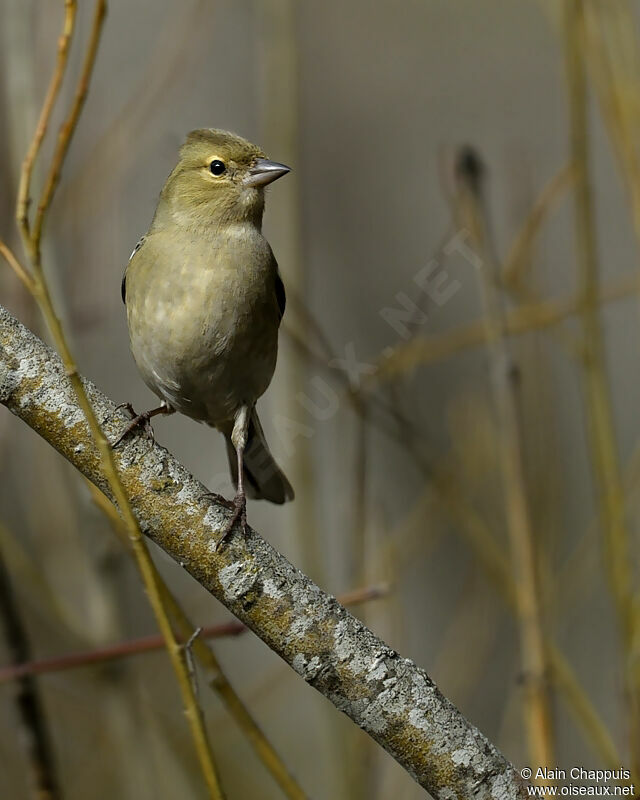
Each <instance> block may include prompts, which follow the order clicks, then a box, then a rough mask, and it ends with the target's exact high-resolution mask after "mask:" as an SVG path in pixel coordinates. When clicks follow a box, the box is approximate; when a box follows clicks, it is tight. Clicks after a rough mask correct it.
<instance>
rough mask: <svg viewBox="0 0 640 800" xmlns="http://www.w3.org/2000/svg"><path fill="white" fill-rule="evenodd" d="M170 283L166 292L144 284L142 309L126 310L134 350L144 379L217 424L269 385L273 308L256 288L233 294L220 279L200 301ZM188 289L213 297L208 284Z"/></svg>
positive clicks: (199, 417)
mask: <svg viewBox="0 0 640 800" xmlns="http://www.w3.org/2000/svg"><path fill="white" fill-rule="evenodd" d="M203 288H204V291H202V290H203ZM173 289H174V291H173V292H172V293H171V294H170V295H169V294H167V293H165V292H163V291H154V290H153V289H151V290H149V291H148V292H147V293H146V297H145V301H144V307H143V308H142V309H140V310H139V312H138V313H136V312H135V311H134V312H132V313H130V318H129V328H130V335H131V350H132V353H133V356H134V358H135V360H136V363H137V365H138V367H139V369H140V372H141V373H142V376H143V378H144V380H145V382H146V384H147V385H148V386H149V388H150V389H151V390H152V391H154V392H155V393H156V394H157V395H158V396H160V397H161V398H162V399H163V400H165V401H166V402H167V403H169V405H171V406H172V407H173V408H175V409H176V410H178V411H180V412H182V413H183V414H186V415H188V416H190V417H193V418H194V419H197V420H201V421H203V422H208V423H209V424H212V425H218V424H222V423H224V422H226V421H228V420H229V419H232V418H233V416H234V414H235V412H236V411H237V410H238V408H239V407H240V406H242V405H244V404H253V403H255V401H256V400H257V399H258V397H260V396H261V395H262V394H263V393H264V391H265V390H266V388H267V387H268V385H269V383H270V381H271V377H272V375H273V371H274V369H275V364H276V356H277V335H278V322H279V320H278V317H277V314H276V313H275V311H274V309H273V308H272V305H273V304H272V303H269V302H268V298H267V297H264V298H263V297H261V294H260V292H259V291H256V292H254V293H253V294H251V293H249V296H247V293H245V295H244V296H238V295H237V293H236V292H234V291H220V284H219V282H218V286H217V293H216V294H214V295H213V299H210V300H208V302H201V303H198V302H197V301H196V302H194V300H193V296H192V297H191V298H190V300H189V301H188V302H186V301H185V300H186V298H183V297H180V296H176V293H175V285H174V287H173ZM184 290H185V287H184V285H183V287H182V291H183V292H184ZM191 290H192V291H197V290H199V292H202V294H200V293H199V296H201V297H204V298H207V297H211V296H212V294H211V293H210V292H207V291H206V287H202V286H199V287H191ZM195 296H196V297H197V296H198V294H196V295H195Z"/></svg>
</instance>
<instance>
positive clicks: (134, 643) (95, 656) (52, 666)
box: [0, 584, 389, 684]
mask: <svg viewBox="0 0 640 800" xmlns="http://www.w3.org/2000/svg"><path fill="white" fill-rule="evenodd" d="M388 593H389V588H388V586H386V585H385V584H379V585H374V586H366V587H364V588H363V589H354V590H353V591H351V592H347V593H345V594H341V595H338V602H340V603H342V605H345V606H357V605H360V604H361V603H368V602H369V601H371V600H378V599H380V598H381V597H386V595H387V594H388ZM191 630H193V628H191ZM248 630H249V629H248V628H247V626H246V625H243V624H242V622H238V620H229V622H220V623H218V624H217V625H204V626H203V627H202V629H201V632H200V636H201V637H202V638H203V639H223V638H228V637H231V636H239V635H240V634H242V633H246V632H247V631H248ZM176 639H177V641H178V642H179V643H180V644H184V641H185V637H184V636H176ZM164 647H165V642H164V639H163V638H162V636H160V635H159V634H153V635H151V636H143V637H140V638H138V639H129V640H128V641H125V642H120V643H118V644H112V645H109V646H108V647H101V648H97V649H93V650H83V651H80V652H77V653H67V654H66V655H63V656H56V657H54V658H42V659H39V660H37V661H22V662H21V663H16V664H12V665H11V666H8V667H2V668H0V684H2V683H6V682H7V681H13V680H16V679H17V678H21V677H22V676H23V675H44V674H46V673H47V672H64V671H66V670H68V669H77V668H79V667H89V666H91V665H92V664H103V663H105V662H108V661H117V660H119V659H122V658H129V657H131V656H137V655H144V653H152V652H156V651H158V650H162V649H163V648H164Z"/></svg>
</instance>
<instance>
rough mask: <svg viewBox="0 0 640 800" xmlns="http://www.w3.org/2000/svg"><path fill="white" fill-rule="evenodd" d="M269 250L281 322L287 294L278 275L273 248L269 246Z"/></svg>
mask: <svg viewBox="0 0 640 800" xmlns="http://www.w3.org/2000/svg"><path fill="white" fill-rule="evenodd" d="M269 250H270V251H271V266H272V269H273V275H274V288H275V291H276V302H277V303H278V311H279V312H280V321H281V322H282V317H284V309H285V307H286V305H287V295H286V293H285V290H284V283H283V282H282V278H281V277H280V270H279V269H278V262H277V261H276V257H275V256H274V255H273V250H271V248H269Z"/></svg>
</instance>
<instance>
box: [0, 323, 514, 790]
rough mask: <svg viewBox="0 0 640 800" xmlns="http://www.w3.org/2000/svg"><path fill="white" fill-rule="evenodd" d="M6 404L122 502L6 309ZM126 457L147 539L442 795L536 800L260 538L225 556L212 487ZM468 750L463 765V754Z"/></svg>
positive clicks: (111, 416) (142, 448)
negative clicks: (207, 494)
mask: <svg viewBox="0 0 640 800" xmlns="http://www.w3.org/2000/svg"><path fill="white" fill-rule="evenodd" d="M83 385H84V388H85V391H86V393H87V396H88V397H89V398H90V402H91V404H92V406H93V407H94V408H95V410H96V413H97V415H98V416H99V418H100V419H105V420H107V421H106V422H105V428H106V429H107V432H108V433H110V434H111V435H113V434H115V432H116V431H117V430H119V429H120V426H121V425H122V424H123V422H124V421H125V417H124V414H123V413H122V412H118V411H117V410H116V407H115V404H114V403H112V402H110V401H108V400H107V399H106V398H105V397H104V396H103V395H101V394H100V393H99V392H98V391H97V390H96V389H95V387H94V386H93V385H92V384H91V383H90V382H89V381H84V382H83ZM0 403H3V404H4V405H6V406H7V407H8V408H9V409H10V410H11V411H12V412H13V413H15V414H17V415H18V416H20V418H21V419H23V420H24V422H26V423H27V424H28V425H29V426H30V427H32V428H33V429H34V430H35V431H36V432H38V433H39V434H40V435H42V436H43V437H45V438H46V439H47V440H48V441H49V442H50V443H51V444H52V445H54V446H55V447H56V449H57V450H58V451H59V452H60V453H61V454H62V455H63V456H64V457H65V458H66V459H67V460H68V461H70V462H71V463H72V464H74V465H75V466H76V467H77V468H78V469H79V470H80V471H81V472H82V473H83V474H84V475H85V476H86V477H87V478H88V479H89V480H91V481H92V483H94V484H95V485H96V486H98V488H100V489H101V490H102V491H104V492H105V493H106V494H107V495H108V496H109V497H110V498H112V499H113V490H112V488H111V486H110V484H109V482H108V481H107V480H106V479H105V476H104V473H103V471H102V469H101V466H100V458H99V454H98V452H97V450H96V445H95V442H94V439H93V437H92V435H91V432H90V429H89V427H88V425H87V422H86V418H85V417H84V415H83V413H82V411H81V409H80V407H79V404H78V400H77V397H76V395H75V393H74V391H73V388H72V386H71V384H70V381H69V378H68V377H67V376H66V375H65V369H64V365H63V364H62V363H61V361H60V359H59V358H58V357H57V356H56V354H55V353H53V352H52V351H51V350H50V349H49V348H47V347H46V345H44V343H43V342H41V341H40V340H39V339H37V337H35V336H34V335H33V334H31V333H30V332H29V331H27V330H26V329H25V328H24V327H23V326H22V325H20V323H18V322H17V321H16V320H15V319H13V318H12V317H11V315H10V314H8V312H6V311H5V310H4V309H1V308H0ZM114 458H115V461H116V465H117V467H118V470H119V474H120V477H121V481H122V485H123V487H124V489H125V492H127V494H128V495H129V496H130V497H131V498H132V503H133V508H134V510H135V515H136V518H137V519H138V520H139V522H140V525H141V527H142V530H144V532H145V533H146V534H147V535H148V536H149V537H150V538H152V539H153V540H154V541H155V542H156V543H157V544H158V545H159V546H160V547H162V548H163V549H164V550H165V551H167V552H168V553H169V554H170V555H171V556H172V557H173V558H174V559H175V560H176V561H178V562H179V563H181V564H182V565H183V566H184V567H185V568H186V569H187V570H188V571H189V572H190V573H191V574H192V575H193V576H194V577H195V578H196V580H198V581H199V582H200V583H201V584H202V585H203V586H204V587H205V588H207V589H208V590H209V591H211V592H212V593H213V594H215V596H216V597H218V599H219V600H220V601H221V602H222V603H223V604H224V605H226V606H227V608H229V609H230V610H231V611H232V612H233V613H234V614H235V615H236V616H238V617H239V618H240V619H241V620H242V621H243V622H245V623H246V624H247V625H248V627H250V628H251V629H252V630H254V631H255V632H256V633H257V634H258V635H259V636H260V637H261V638H262V639H263V640H264V641H265V642H266V643H267V644H268V645H269V646H270V647H271V648H272V649H273V650H274V651H275V652H277V653H278V654H279V655H280V656H281V657H282V658H283V659H284V660H285V661H286V662H287V663H288V664H290V665H291V666H292V667H293V668H294V669H295V670H296V671H297V672H298V673H299V674H300V675H301V676H302V677H303V678H304V679H305V680H307V681H308V682H309V683H310V684H311V685H312V686H313V687H314V688H315V689H317V690H318V691H320V692H321V693H322V694H324V695H325V696H326V697H327V698H328V699H329V700H331V701H332V702H333V703H334V704H335V705H336V706H337V707H338V708H340V710H342V711H344V713H346V714H347V715H348V716H350V717H351V718H352V719H353V720H354V721H355V722H356V723H357V724H358V725H360V727H361V728H362V729H363V730H364V731H366V732H367V733H369V735H371V736H372V737H373V738H374V739H376V741H378V743H379V744H380V745H382V746H383V747H384V748H385V749H387V750H388V752H389V753H390V754H391V755H392V756H393V757H394V758H395V759H396V760H397V761H398V762H399V763H400V764H401V765H402V766H404V768H405V769H407V770H408V771H409V772H410V774H411V775H413V776H414V778H415V779H416V780H417V781H418V782H419V783H420V785H422V786H423V787H424V788H426V789H427V790H428V791H430V792H431V794H432V795H433V796H434V797H436V798H438V797H441V798H444V797H449V796H451V792H453V793H454V794H457V795H458V796H463V797H464V796H469V795H473V796H474V797H475V798H476V800H507V798H510V799H511V798H519V797H522V798H524V797H525V796H526V789H525V788H524V787H523V786H522V785H521V783H520V779H519V777H518V774H517V772H516V770H515V769H514V768H513V767H512V766H511V765H510V764H509V763H508V762H507V761H506V760H505V758H504V757H503V756H502V755H501V754H500V753H499V752H498V751H497V750H496V748H495V747H494V746H493V745H492V744H491V743H490V742H488V741H487V739H486V738H485V737H484V736H483V735H482V734H481V733H480V732H479V731H477V730H476V729H475V728H474V727H473V726H472V725H470V723H469V722H468V721H467V720H465V718H464V717H463V716H462V715H461V714H460V712H459V711H458V710H457V709H456V708H455V707H454V706H453V705H452V704H451V703H450V702H449V701H448V700H447V699H446V698H445V697H443V695H442V694H441V693H440V692H439V691H438V689H437V688H436V687H435V686H434V684H433V682H432V681H431V679H430V678H429V677H428V676H427V675H426V674H425V673H424V672H423V671H422V670H420V669H419V668H418V667H416V665H415V664H414V663H413V662H411V661H409V660H407V659H404V658H401V657H400V656H399V655H398V654H397V653H396V652H395V651H393V650H391V649H390V648H389V647H388V646H387V645H385V644H384V643H383V642H382V641H381V640H380V639H378V638H377V637H376V636H374V634H373V633H372V632H371V631H369V630H368V629H367V628H366V627H365V626H364V625H363V624H362V623H361V622H359V621H358V620H356V619H355V618H354V617H353V616H352V615H351V614H350V613H349V612H348V611H346V609H344V608H343V607H342V606H340V605H339V604H338V603H337V601H336V600H335V599H334V598H332V597H329V596H328V595H326V594H324V593H323V592H322V591H321V590H320V589H319V588H318V587H317V586H315V585H314V584H313V583H312V582H311V581H310V580H309V579H308V578H307V577H306V576H304V575H303V574H302V573H301V572H300V571H299V570H297V569H295V568H294V567H292V566H291V565H290V564H289V562H287V560H286V559H285V558H284V557H283V556H282V555H280V554H279V553H278V552H276V551H275V550H274V549H273V548H272V547H270V545H268V544H267V542H265V541H264V540H263V539H262V538H261V537H260V536H258V535H257V534H256V533H255V532H254V531H252V530H251V529H250V528H248V529H247V532H246V535H244V536H243V535H239V534H234V535H232V536H231V538H230V539H229V540H228V542H227V543H226V544H225V546H224V547H219V548H216V547H215V546H214V545H215V543H216V541H217V539H218V538H219V536H220V534H221V532H222V531H223V530H224V527H225V525H226V523H227V519H228V515H229V510H228V509H227V508H226V507H225V506H223V505H220V504H218V503H217V502H215V501H203V495H204V494H205V492H206V489H205V487H204V486H202V485H201V484H200V483H198V482H197V481H196V480H195V479H194V478H193V477H192V476H190V475H189V473H188V472H187V471H186V470H185V469H184V468H183V467H182V466H181V465H180V464H179V463H178V462H177V461H176V460H175V459H174V458H173V457H172V456H171V455H170V454H169V453H167V451H166V450H164V449H163V448H161V447H159V446H158V445H156V444H153V445H150V444H149V442H148V441H147V440H146V439H144V440H142V439H140V438H138V437H134V438H133V439H132V440H131V441H129V442H127V443H126V444H125V445H124V447H122V449H119V450H118V451H117V452H116V453H115V454H114ZM303 533H304V531H300V534H301V535H303ZM460 752H464V753H465V758H464V759H462V760H461V759H459V757H456V756H454V754H455V753H458V754H459V753H460ZM463 762H464V763H463ZM471 765H472V766H471Z"/></svg>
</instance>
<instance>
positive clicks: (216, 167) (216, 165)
mask: <svg viewBox="0 0 640 800" xmlns="http://www.w3.org/2000/svg"><path fill="white" fill-rule="evenodd" d="M209 169H210V170H211V174H212V175H222V173H223V172H224V171H225V170H226V166H225V164H224V161H220V160H219V159H217V158H214V160H213V161H212V162H211V164H209Z"/></svg>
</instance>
